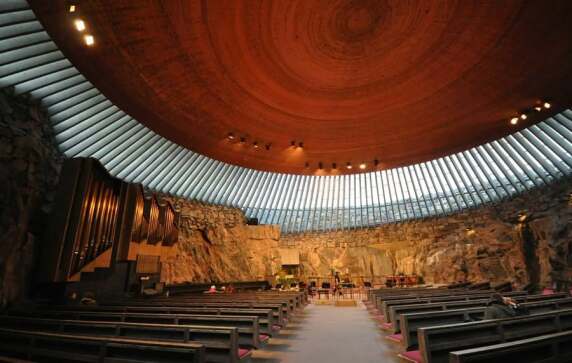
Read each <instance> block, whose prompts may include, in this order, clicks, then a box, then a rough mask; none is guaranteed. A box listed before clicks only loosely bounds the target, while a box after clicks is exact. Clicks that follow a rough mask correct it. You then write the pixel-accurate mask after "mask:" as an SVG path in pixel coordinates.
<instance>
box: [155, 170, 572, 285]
mask: <svg viewBox="0 0 572 363" xmlns="http://www.w3.org/2000/svg"><path fill="white" fill-rule="evenodd" d="M571 192H572V181H571V180H564V181H561V182H558V183H556V184H553V185H550V186H548V187H546V188H542V189H538V190H534V191H532V192H529V193H526V194H523V195H520V196H518V197H515V198H513V199H511V200H509V201H505V202H502V203H500V204H497V205H491V206H482V207H480V208H477V209H473V210H470V211H466V212H463V213H457V214H454V215H451V216H446V217H440V218H431V219H427V220H420V221H411V222H405V223H398V224H391V225H385V226H380V227H376V228H363V229H355V230H347V231H336V232H323V233H305V234H287V235H282V236H281V235H280V231H279V228H278V227H277V226H248V225H246V224H245V218H244V215H243V213H242V212H241V211H240V210H238V209H235V208H228V207H218V206H209V205H204V204H199V203H194V202H189V201H184V200H181V199H177V198H171V199H170V200H171V202H173V204H174V205H175V206H176V207H177V208H178V209H180V210H181V212H182V217H181V233H180V237H179V242H178V243H177V244H176V245H175V246H174V248H173V250H172V251H171V253H169V254H165V256H164V258H163V260H164V264H163V268H164V270H163V272H164V278H165V279H166V280H167V281H168V282H182V281H197V282H199V281H201V282H202V281H229V280H248V279H260V278H266V279H271V278H272V276H273V275H274V274H276V273H277V272H278V271H280V269H281V260H280V249H284V248H287V249H296V250H298V251H299V254H300V263H301V268H300V273H301V276H302V277H303V278H309V277H311V276H314V277H316V276H317V277H327V276H330V275H331V271H332V270H336V271H339V272H341V273H342V274H346V273H349V274H350V275H351V276H352V277H354V278H358V279H359V278H360V277H361V278H363V279H364V280H370V281H374V282H381V277H382V276H384V275H388V274H395V273H399V272H403V273H406V274H411V273H416V274H418V275H421V276H423V277H424V279H425V281H427V282H429V283H448V282H451V281H458V280H464V279H469V280H472V281H484V280H489V281H493V282H501V281H513V282H515V283H517V284H526V283H529V282H535V283H539V284H542V285H549V284H550V283H551V282H552V281H553V280H554V279H569V278H572V274H570V272H572V228H571V227H570V222H571V217H572V202H571V194H570V193H571Z"/></svg>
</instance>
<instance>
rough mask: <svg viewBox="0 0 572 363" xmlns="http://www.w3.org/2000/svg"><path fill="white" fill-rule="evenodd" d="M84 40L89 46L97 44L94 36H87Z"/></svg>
mask: <svg viewBox="0 0 572 363" xmlns="http://www.w3.org/2000/svg"><path fill="white" fill-rule="evenodd" d="M83 40H84V41H85V44H86V45H88V46H90V47H91V46H92V45H93V44H94V43H95V39H93V35H89V34H88V35H86V36H84V37H83Z"/></svg>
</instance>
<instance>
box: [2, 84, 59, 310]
mask: <svg viewBox="0 0 572 363" xmlns="http://www.w3.org/2000/svg"><path fill="white" fill-rule="evenodd" d="M0 116H1V118H0V165H1V167H0V304H5V303H7V302H11V301H14V300H18V299H21V298H22V297H23V296H25V294H26V292H27V288H28V284H29V279H30V278H29V276H30V271H31V269H32V268H33V262H34V253H35V250H36V245H37V244H38V243H39V239H40V236H41V233H42V230H43V229H44V223H45V220H46V216H47V214H48V213H49V211H50V209H51V206H52V203H53V198H54V194H55V190H56V188H57V182H58V177H59V172H60V169H61V164H62V158H61V155H60V154H59V152H58V150H57V147H56V146H55V142H54V137H53V132H52V128H51V127H50V125H49V124H48V121H47V118H46V117H45V115H44V114H43V113H42V112H41V111H40V108H39V106H38V105H36V104H35V103H34V102H31V101H29V100H28V99H27V98H26V97H23V96H19V97H15V96H12V95H11V94H10V93H9V91H7V90H3V91H0Z"/></svg>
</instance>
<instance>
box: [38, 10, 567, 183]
mask: <svg viewBox="0 0 572 363" xmlns="http://www.w3.org/2000/svg"><path fill="white" fill-rule="evenodd" d="M30 3H31V5H32V7H33V9H34V11H35V12H36V14H37V16H38V17H39V18H40V20H41V21H42V23H43V25H44V26H45V28H46V29H47V31H48V32H49V33H50V35H51V36H52V38H53V39H54V40H55V42H56V43H57V44H58V46H59V48H60V49H61V50H62V51H63V53H64V54H65V55H66V56H67V57H68V58H69V59H70V60H71V61H72V62H73V64H74V65H75V66H76V67H78V69H79V70H80V71H81V72H82V73H83V74H84V75H85V76H86V77H87V78H88V79H89V80H90V81H91V82H92V83H93V84H94V85H95V86H96V87H97V88H99V89H100V90H101V91H102V92H103V93H104V94H105V95H106V96H107V97H108V98H110V99H111V100H112V101H113V103H114V104H116V105H118V106H119V107H121V108H122V109H123V110H125V111H126V112H128V113H129V114H130V115H131V116H133V117H134V118H136V119H137V120H139V121H141V122H143V123H144V124H145V125H147V126H148V127H149V128H151V129H152V130H154V131H156V132H157V133H159V134H161V135H162V136H165V137H167V138H168V139H170V140H173V141H175V142H177V143H179V144H181V145H183V146H185V147H188V148H189V149H191V150H193V151H196V152H199V153H201V154H204V155H207V156H209V157H212V158H214V159H217V160H221V161H224V162H228V163H231V164H235V165H240V166H245V167H249V168H254V169H258V170H267V171H276V172H287V173H296V174H307V173H324V174H336V173H346V172H349V170H348V169H346V168H345V167H343V166H345V165H346V163H347V162H352V163H353V165H357V164H359V163H362V162H365V163H367V164H368V165H367V171H371V170H373V168H374V167H373V165H372V161H373V160H374V159H377V160H379V161H380V164H379V166H378V167H377V168H390V167H397V166H403V165H410V164H413V163H417V162H422V161H426V160H430V159H434V158H437V157H441V156H444V155H448V154H451V153H454V152H457V151H461V150H465V149H467V148H470V147H472V146H475V145H479V144H482V143H484V142H487V141H491V140H493V139H497V138H499V137H502V136H505V135H507V134H509V133H512V132H514V131H516V130H518V129H521V128H524V127H526V126H530V125H531V124H533V123H535V122H538V121H540V120H543V119H545V118H546V117H547V116H548V115H547V114H545V113H541V114H535V113H534V112H531V113H530V115H529V118H528V119H527V120H526V121H521V122H520V123H519V124H518V127H515V126H511V125H510V124H509V122H508V120H509V119H510V118H511V117H513V116H515V115H517V114H518V112H520V111H523V110H527V109H530V108H532V107H533V106H534V105H535V104H536V103H537V102H539V101H541V100H543V99H548V100H550V101H551V102H552V104H553V105H554V106H555V107H553V109H551V110H550V113H551V114H552V113H556V112H559V111H561V110H563V109H564V108H565V107H568V106H570V102H569V101H570V100H571V95H572V89H571V88H572V87H571V85H572V82H571V81H572V22H570V20H569V19H570V17H571V16H572V2H571V1H565V0H563V1H550V2H544V1H491V2H482V1H402V0H396V1H369V0H359V1H347V0H345V1H344V0H339V1H336V0H327V1H309V0H300V1H294V0H289V1H236V0H229V1H222V0H217V1H206V0H205V1H186V0H170V1H159V0H148V1H117V0H113V1H112V0H91V1H76V2H74V3H75V4H78V11H77V12H76V13H74V14H71V15H70V14H69V13H68V12H67V6H69V4H70V2H69V1H63V0H52V1H40V0H35V1H30ZM76 17H81V18H82V19H84V20H85V21H86V24H87V27H88V31H89V32H90V33H92V34H94V36H95V39H96V44H95V46H94V47H85V46H84V45H83V44H82V43H81V39H80V37H79V35H78V33H77V32H76V31H75V30H74V29H73V25H72V21H73V20H74V19H75V18H76ZM229 133H232V135H233V136H234V137H235V138H234V140H232V141H231V140H229V139H228V138H227V136H228V134H229ZM241 138H244V143H241V142H240V139H241ZM291 141H295V142H296V144H298V143H300V142H303V145H304V147H303V148H296V149H295V148H292V147H290V144H291ZM254 143H257V145H258V146H260V147H258V148H254V147H253V144H254ZM267 144H271V146H270V149H269V150H266V147H265V145H267ZM319 162H321V163H322V165H323V167H324V170H322V171H320V170H317V169H318V163H319ZM306 163H309V165H310V167H309V168H308V167H306ZM332 163H336V164H337V170H331V169H332ZM351 171H361V170H359V169H358V168H353V169H352V170H351Z"/></svg>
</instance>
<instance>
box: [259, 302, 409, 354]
mask: <svg viewBox="0 0 572 363" xmlns="http://www.w3.org/2000/svg"><path fill="white" fill-rule="evenodd" d="M396 353H397V346H394V345H393V344H392V343H390V342H388V341H387V340H386V339H384V338H383V335H382V333H381V331H380V329H379V328H378V327H377V324H376V322H375V321H374V320H372V319H371V317H370V315H369V314H368V312H367V310H366V309H365V308H364V307H363V306H359V307H334V306H330V305H308V306H307V307H306V309H305V310H304V312H303V313H302V314H301V316H299V317H297V319H296V320H295V321H293V322H292V323H291V324H289V325H288V327H287V328H286V329H283V331H282V332H281V334H280V335H279V336H278V337H275V338H273V339H272V340H271V342H270V343H269V344H268V345H267V346H266V347H264V348H263V349H261V350H258V351H256V352H255V353H254V355H253V359H252V361H253V362H254V363H310V362H316V363H322V362H323V363H348V362H349V363H372V362H380V363H383V362H388V363H393V362H399V359H398V358H397V356H396Z"/></svg>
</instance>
